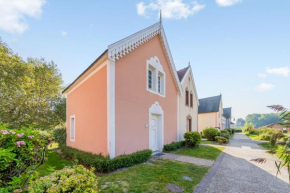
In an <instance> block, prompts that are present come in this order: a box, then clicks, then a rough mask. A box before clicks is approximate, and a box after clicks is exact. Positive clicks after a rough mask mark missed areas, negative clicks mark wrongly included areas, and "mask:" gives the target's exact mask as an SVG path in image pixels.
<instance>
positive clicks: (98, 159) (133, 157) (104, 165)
mask: <svg viewBox="0 0 290 193" xmlns="http://www.w3.org/2000/svg"><path fill="white" fill-rule="evenodd" d="M61 151H62V153H63V155H64V156H66V157H68V158H71V159H74V160H75V159H77V160H78V162H79V163H81V164H84V165H86V166H89V167H94V168H95V169H96V171H98V172H110V171H114V170H116V169H118V168H122V167H130V166H133V165H136V164H140V163H143V162H145V161H147V160H148V159H149V158H150V157H151V154H152V150H149V149H147V150H142V151H137V152H135V153H132V154H128V155H121V156H118V157H115V158H113V159H110V158H109V157H108V156H103V155H102V154H92V153H89V152H84V151H80V150H78V149H74V148H71V147H67V146H62V147H61Z"/></svg>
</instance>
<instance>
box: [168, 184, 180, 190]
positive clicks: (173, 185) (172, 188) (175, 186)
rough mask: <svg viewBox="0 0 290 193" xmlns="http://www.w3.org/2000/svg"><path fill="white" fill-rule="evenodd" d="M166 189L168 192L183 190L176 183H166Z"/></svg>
mask: <svg viewBox="0 0 290 193" xmlns="http://www.w3.org/2000/svg"><path fill="white" fill-rule="evenodd" d="M167 189H168V190H169V191H170V192H183V188H182V187H181V186H178V185H176V184H168V185H167Z"/></svg>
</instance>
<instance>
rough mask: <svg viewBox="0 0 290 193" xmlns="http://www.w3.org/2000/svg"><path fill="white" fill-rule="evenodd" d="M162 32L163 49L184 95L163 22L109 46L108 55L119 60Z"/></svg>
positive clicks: (176, 82) (179, 88) (178, 86)
mask: <svg viewBox="0 0 290 193" xmlns="http://www.w3.org/2000/svg"><path fill="white" fill-rule="evenodd" d="M158 34H160V38H161V42H162V45H163V49H164V51H165V54H166V57H167V59H168V61H169V64H170V69H171V72H172V75H173V77H174V80H175V84H176V86H177V88H178V91H179V93H180V94H181V95H182V87H181V84H180V82H179V79H178V76H177V72H176V69H175V65H174V61H173V59H172V55H171V52H170V49H169V45H168V42H167V39H166V36H165V32H164V30H163V27H162V24H161V23H159V22H158V23H156V24H154V25H152V26H149V27H148V28H145V29H143V30H141V31H139V32H137V33H135V34H133V35H131V36H128V37H127V38H124V39H122V40H120V41H118V42H116V43H114V44H111V45H109V46H108V57H109V59H110V60H111V61H115V60H119V59H120V58H122V57H123V56H125V55H127V54H129V53H130V52H132V51H133V50H134V49H136V48H138V47H139V46H140V45H142V44H144V43H145V42H147V41H149V40H150V39H151V38H153V37H155V36H157V35H158Z"/></svg>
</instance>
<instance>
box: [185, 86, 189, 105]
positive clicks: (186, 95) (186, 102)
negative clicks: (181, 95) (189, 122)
mask: <svg viewBox="0 0 290 193" xmlns="http://www.w3.org/2000/svg"><path fill="white" fill-rule="evenodd" d="M188 94H189V92H188V90H186V91H185V105H186V106H188Z"/></svg>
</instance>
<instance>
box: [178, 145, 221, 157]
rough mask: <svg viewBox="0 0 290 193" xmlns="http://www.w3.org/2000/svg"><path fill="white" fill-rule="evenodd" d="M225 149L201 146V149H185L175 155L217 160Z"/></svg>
mask: <svg viewBox="0 0 290 193" xmlns="http://www.w3.org/2000/svg"><path fill="white" fill-rule="evenodd" d="M224 149H225V147H220V146H211V145H201V146H200V147H199V148H184V149H180V150H177V151H175V152H174V153H175V154H178V155H186V156H192V157H198V158H203V159H210V160H216V159H217V157H218V156H219V154H220V153H221V152H222V151H223V150H224Z"/></svg>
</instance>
